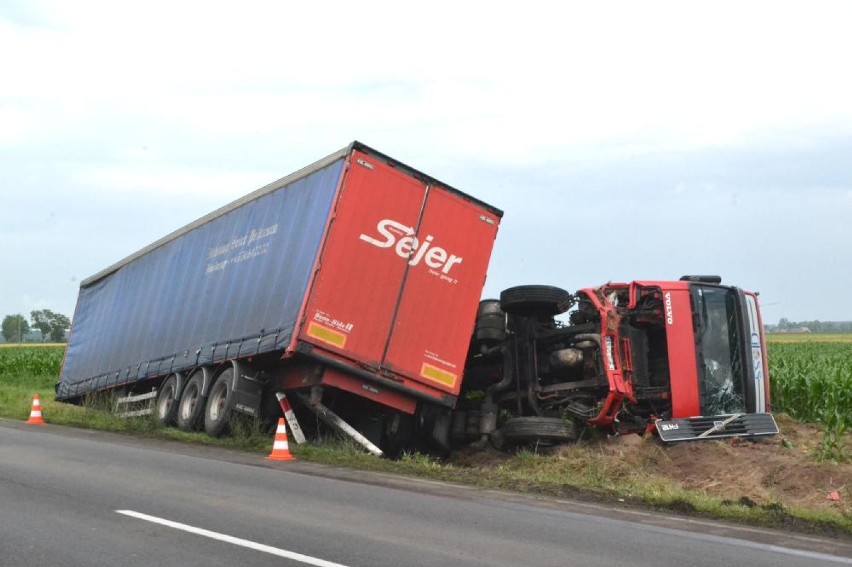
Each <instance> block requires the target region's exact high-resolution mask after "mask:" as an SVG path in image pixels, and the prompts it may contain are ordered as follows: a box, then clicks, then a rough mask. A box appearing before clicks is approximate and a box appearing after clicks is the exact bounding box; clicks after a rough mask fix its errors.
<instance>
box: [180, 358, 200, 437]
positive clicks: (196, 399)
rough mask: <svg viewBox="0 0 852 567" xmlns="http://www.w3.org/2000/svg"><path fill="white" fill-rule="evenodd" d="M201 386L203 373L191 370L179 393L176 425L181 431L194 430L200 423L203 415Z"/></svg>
mask: <svg viewBox="0 0 852 567" xmlns="http://www.w3.org/2000/svg"><path fill="white" fill-rule="evenodd" d="M203 387H204V373H203V372H202V371H201V369H198V370H196V371H195V372H193V374H192V376H191V377H190V378H189V382H187V383H186V386H185V387H184V389H183V393H181V395H180V403H179V404H178V411H177V426H178V428H180V429H182V430H183V431H196V430H197V429H198V427H199V426H200V425H201V418H202V416H203V415H204V397H203V396H202V395H201V392H202V388H203Z"/></svg>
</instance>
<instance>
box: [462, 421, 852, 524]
mask: <svg viewBox="0 0 852 567" xmlns="http://www.w3.org/2000/svg"><path fill="white" fill-rule="evenodd" d="M778 421H779V427H780V429H781V434H780V435H778V436H775V437H771V438H763V439H759V440H751V441H749V440H742V439H725V440H717V441H700V442H687V443H680V444H674V445H664V444H662V443H661V442H660V441H659V440H657V439H655V438H653V437H650V436H646V437H642V436H639V435H627V436H623V437H612V438H606V439H596V440H590V441H584V442H581V443H579V444H577V445H564V446H561V447H559V448H556V449H549V450H547V449H544V450H540V451H538V452H539V453H546V454H547V456H548V458H547V464H543V463H541V462H537V463H536V464H535V466H537V467H539V469H538V470H537V471H536V473H537V474H538V475H539V477H540V476H541V474H543V472H544V469H546V470H547V474H548V475H549V476H548V479H549V480H548V482H549V483H550V484H551V485H552V484H553V478H554V477H556V478H560V477H562V478H564V479H565V484H566V485H567V484H572V483H573V480H572V479H576V478H578V477H585V478H588V477H589V476H590V475H600V476H605V477H607V480H610V481H613V483H612V484H611V485H614V486H621V487H627V488H626V491H627V492H629V491H630V489H629V486H630V485H631V483H635V482H636V479H642V480H643V481H647V482H650V483H657V484H659V485H660V486H661V487H665V486H667V487H671V488H675V489H676V488H683V489H688V490H691V491H697V492H699V493H702V494H705V495H707V496H712V497H716V498H718V499H719V500H721V501H723V502H727V503H731V504H738V505H741V506H747V507H752V506H761V507H764V508H767V509H771V508H773V507H779V509H782V508H799V509H809V510H829V509H830V510H833V511H835V512H840V513H844V514H852V464H849V463H841V464H837V463H833V462H828V461H823V462H819V461H818V460H817V459H816V457H815V454H816V449H817V447H818V446H819V444H820V441H821V440H822V433H821V431H820V430H819V429H818V428H817V427H815V426H812V425H806V424H800V423H796V422H794V421H793V420H791V419H789V418H786V417H785V416H780V417H779V420H778ZM453 462H454V464H456V465H458V466H462V467H471V468H475V469H481V470H482V471H483V474H489V473H488V470H489V469H490V470H494V469H495V468H502V467H506V468H512V469H514V470H521V469H522V468H523V467H524V466H526V465H525V464H524V463H522V462H521V463H519V462H518V460H517V459H516V458H514V457H513V456H512V455H507V454H506V453H502V452H499V451H496V450H493V449H483V450H468V451H464V452H459V453H458V454H456V455H454V458H453ZM531 474H535V473H531ZM597 485H598V486H606V482H598V483H597Z"/></svg>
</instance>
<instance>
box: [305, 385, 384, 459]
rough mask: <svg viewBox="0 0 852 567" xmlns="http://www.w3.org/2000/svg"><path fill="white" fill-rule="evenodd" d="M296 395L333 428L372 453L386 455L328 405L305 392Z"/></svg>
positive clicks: (379, 455)
mask: <svg viewBox="0 0 852 567" xmlns="http://www.w3.org/2000/svg"><path fill="white" fill-rule="evenodd" d="M296 395H297V396H298V397H299V400H301V401H302V403H303V404H305V405H306V406H307V407H309V408H310V409H311V410H312V411H313V412H314V413H315V414H317V417H318V418H320V419H321V420H323V421H324V422H325V423H326V424H328V425H329V426H331V427H332V428H333V429H335V430H337V431H338V432H340V433H341V434H342V435H346V436H348V437H350V438H352V439H353V440H355V442H356V443H358V444H359V445H361V446H362V447H364V448H365V449H367V450H368V451H369V452H370V453H372V454H374V455H375V456H377V457H381V456H383V455H384V453H382V450H381V449H379V448H378V447H376V446H375V445H373V443H372V442H370V440H369V439H367V438H366V437H364V436H363V435H361V434H360V433H358V431H356V430H355V428H354V427H352V426H351V425H349V424H348V423H346V422H345V421H343V420H342V419H340V417H339V416H338V415H337V414H336V413H334V412H333V411H331V410H330V409H328V408H327V407H325V406H324V405H322V403H321V402H319V401H313V400H311V398H310V397H308V396H305V395H303V394H298V393H297V394H296Z"/></svg>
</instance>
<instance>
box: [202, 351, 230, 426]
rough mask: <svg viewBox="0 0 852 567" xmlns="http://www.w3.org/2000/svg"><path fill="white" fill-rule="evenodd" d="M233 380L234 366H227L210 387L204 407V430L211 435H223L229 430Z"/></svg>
mask: <svg viewBox="0 0 852 567" xmlns="http://www.w3.org/2000/svg"><path fill="white" fill-rule="evenodd" d="M233 380H234V368H233V367H229V368H226V369H225V370H223V371H222V372H221V373H220V374H219V376H217V377H216V380H215V381H214V382H213V386H212V387H211V388H210V394H209V395H208V396H207V404H206V406H205V409H204V431H205V433H207V435H209V436H210V437H221V436H222V435H224V434H225V433H227V432H228V429H229V424H230V421H231V414H232V413H233V412H232V411H231V410H232V408H233V404H234V396H232V395H231V394H232V390H231V389H232V387H233Z"/></svg>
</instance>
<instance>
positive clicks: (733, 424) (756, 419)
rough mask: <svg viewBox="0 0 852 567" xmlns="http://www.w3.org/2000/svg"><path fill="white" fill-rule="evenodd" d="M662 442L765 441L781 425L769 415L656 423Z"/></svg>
mask: <svg viewBox="0 0 852 567" xmlns="http://www.w3.org/2000/svg"><path fill="white" fill-rule="evenodd" d="M654 425H655V426H656V428H657V433H658V434H659V435H660V440H662V441H663V442H665V443H674V442H676V441H695V440H699V439H721V438H724V437H762V436H767V435H777V434H778V425H777V424H776V423H775V418H774V417H772V414H769V413H744V414H735V415H716V416H710V417H688V418H681V419H670V420H663V419H658V420H657V421H655V422H654Z"/></svg>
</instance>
